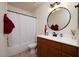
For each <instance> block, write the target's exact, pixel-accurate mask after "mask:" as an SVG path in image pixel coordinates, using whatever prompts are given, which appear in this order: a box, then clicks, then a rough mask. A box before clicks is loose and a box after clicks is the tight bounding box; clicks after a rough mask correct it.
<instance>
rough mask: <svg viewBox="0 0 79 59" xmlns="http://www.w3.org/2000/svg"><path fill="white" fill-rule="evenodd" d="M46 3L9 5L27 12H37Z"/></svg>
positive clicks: (11, 3)
mask: <svg viewBox="0 0 79 59" xmlns="http://www.w3.org/2000/svg"><path fill="white" fill-rule="evenodd" d="M42 4H44V2H8V5H12V6H14V7H17V8H20V9H23V10H27V11H29V12H33V11H35V10H36V9H37V8H39V7H40V6H41V5H42Z"/></svg>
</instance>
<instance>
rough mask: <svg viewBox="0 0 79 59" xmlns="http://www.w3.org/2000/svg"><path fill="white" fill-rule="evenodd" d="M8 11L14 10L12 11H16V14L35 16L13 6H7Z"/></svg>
mask: <svg viewBox="0 0 79 59" xmlns="http://www.w3.org/2000/svg"><path fill="white" fill-rule="evenodd" d="M7 9H8V10H12V11H16V12H20V13H23V14H26V15H32V16H33V14H32V13H31V12H29V11H26V10H22V9H19V8H16V7H15V6H12V5H9V4H8V5H7Z"/></svg>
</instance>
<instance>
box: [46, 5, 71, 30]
mask: <svg viewBox="0 0 79 59" xmlns="http://www.w3.org/2000/svg"><path fill="white" fill-rule="evenodd" d="M58 8H63V9H66V10H67V11H68V12H69V21H68V23H67V24H66V25H65V26H64V27H63V28H61V29H59V30H54V31H60V30H63V29H64V28H66V27H67V25H68V24H69V23H70V20H71V13H70V11H69V10H68V9H67V8H65V7H58ZM56 9H57V8H56ZM56 9H54V10H52V11H51V12H50V13H49V15H48V17H47V25H48V27H49V28H50V29H51V27H50V26H49V24H48V21H49V17H50V15H51V14H52V12H53V11H55V10H56ZM51 30H52V29H51Z"/></svg>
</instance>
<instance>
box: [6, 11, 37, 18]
mask: <svg viewBox="0 0 79 59" xmlns="http://www.w3.org/2000/svg"><path fill="white" fill-rule="evenodd" d="M7 11H8V12H12V13H16V14H21V15H24V16H29V17H32V18H36V17H34V16H30V15H26V14H23V13H19V12H16V11H12V10H7Z"/></svg>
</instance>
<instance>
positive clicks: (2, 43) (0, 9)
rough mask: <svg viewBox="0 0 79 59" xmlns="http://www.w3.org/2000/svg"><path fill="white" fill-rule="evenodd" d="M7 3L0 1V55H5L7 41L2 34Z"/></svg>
mask: <svg viewBox="0 0 79 59" xmlns="http://www.w3.org/2000/svg"><path fill="white" fill-rule="evenodd" d="M6 8H7V3H2V2H0V56H1V57H2V56H7V54H6V50H7V41H6V39H5V38H4V34H3V15H4V13H5V12H6Z"/></svg>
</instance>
